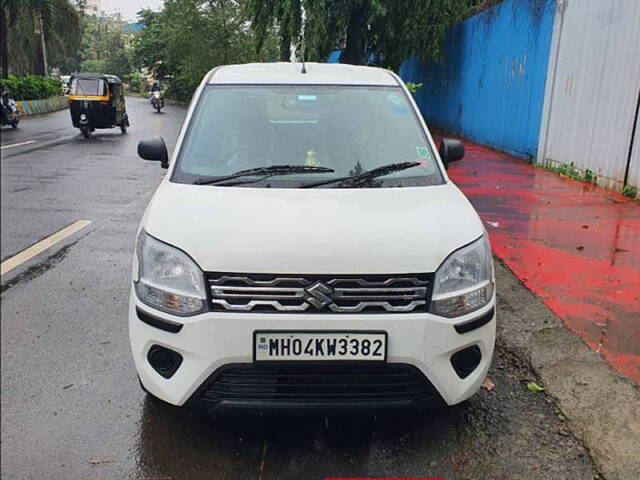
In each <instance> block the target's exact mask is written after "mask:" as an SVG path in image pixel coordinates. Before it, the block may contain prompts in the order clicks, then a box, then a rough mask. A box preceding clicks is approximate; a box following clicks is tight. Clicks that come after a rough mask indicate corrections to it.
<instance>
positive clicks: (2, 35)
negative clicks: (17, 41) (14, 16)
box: [0, 6, 9, 77]
mask: <svg viewBox="0 0 640 480" xmlns="http://www.w3.org/2000/svg"><path fill="white" fill-rule="evenodd" d="M0 14H1V15H2V19H0V44H1V45H2V47H1V51H0V56H1V57H2V61H1V65H0V69H2V72H1V75H2V77H7V76H8V75H9V21H8V20H7V16H8V12H7V9H6V8H5V7H4V6H3V7H2V9H1V10H0Z"/></svg>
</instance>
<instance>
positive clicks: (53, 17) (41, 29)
mask: <svg viewBox="0 0 640 480" xmlns="http://www.w3.org/2000/svg"><path fill="white" fill-rule="evenodd" d="M0 26H1V29H2V32H0V37H1V38H0V42H1V43H2V47H1V48H0V53H1V56H2V61H1V67H2V75H4V76H6V75H8V73H9V71H12V72H13V73H36V74H39V75H46V74H47V70H48V68H47V64H48V63H51V64H55V63H57V62H59V61H61V60H62V59H64V58H66V57H67V56H69V55H71V54H72V53H73V52H74V51H75V50H76V49H77V47H78V44H79V40H80V20H79V16H78V14H77V13H76V10H75V8H74V7H73V6H72V5H71V4H70V3H69V0H2V19H1V22H0Z"/></svg>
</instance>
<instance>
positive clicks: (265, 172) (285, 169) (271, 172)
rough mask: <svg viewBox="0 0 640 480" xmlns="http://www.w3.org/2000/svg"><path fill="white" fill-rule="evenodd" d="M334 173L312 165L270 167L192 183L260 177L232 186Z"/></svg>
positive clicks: (211, 182) (213, 182)
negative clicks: (297, 176)
mask: <svg viewBox="0 0 640 480" xmlns="http://www.w3.org/2000/svg"><path fill="white" fill-rule="evenodd" d="M332 172H335V170H334V169H333V168H327V167H316V166H313V165H271V166H269V167H259V168H251V169H249V170H240V171H239V172H236V173H232V174H230V175H225V176H223V177H215V178H209V177H204V178H198V179H197V180H196V181H194V182H193V183H194V185H213V184H216V183H222V182H226V181H227V180H233V179H234V178H240V177H254V176H262V177H261V178H259V179H258V180H251V181H247V182H234V183H233V185H239V184H240V183H254V182H259V181H260V180H264V179H266V178H269V177H273V176H276V175H293V174H296V173H332Z"/></svg>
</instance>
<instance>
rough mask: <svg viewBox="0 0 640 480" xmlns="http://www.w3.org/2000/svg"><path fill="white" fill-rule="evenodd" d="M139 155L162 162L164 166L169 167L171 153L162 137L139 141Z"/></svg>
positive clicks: (161, 164)
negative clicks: (168, 151)
mask: <svg viewBox="0 0 640 480" xmlns="http://www.w3.org/2000/svg"><path fill="white" fill-rule="evenodd" d="M138 156H140V158H144V159H145V160H154V161H156V162H160V166H161V167H162V168H169V154H168V153H167V146H166V145H165V144H164V140H163V139H162V137H155V138H146V139H144V140H140V143H138Z"/></svg>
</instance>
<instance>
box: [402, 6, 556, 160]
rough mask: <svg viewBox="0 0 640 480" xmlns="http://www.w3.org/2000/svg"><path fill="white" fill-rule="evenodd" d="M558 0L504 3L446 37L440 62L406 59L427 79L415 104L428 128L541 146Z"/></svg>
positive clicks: (520, 149)
mask: <svg viewBox="0 0 640 480" xmlns="http://www.w3.org/2000/svg"><path fill="white" fill-rule="evenodd" d="M555 6H556V2H555V0H505V1H504V2H502V3H500V4H498V5H496V6H495V7H493V8H490V9H488V10H485V11H483V12H481V13H479V14H477V15H475V16H473V17H471V18H469V19H467V20H465V21H464V22H461V23H459V24H456V25H454V26H453V27H452V28H451V29H450V30H449V31H448V32H447V35H446V40H445V46H444V57H443V59H442V62H440V63H431V64H427V65H424V64H421V63H420V62H418V61H417V60H416V59H415V58H411V59H409V60H407V61H405V62H404V63H403V64H402V67H401V69H400V76H401V77H402V78H403V79H404V80H405V81H411V82H415V83H423V84H424V86H423V87H422V88H421V89H420V90H418V92H417V94H416V101H417V103H418V106H419V107H420V110H421V111H422V114H423V116H424V117H425V120H426V121H427V123H428V124H429V126H430V127H435V128H438V129H442V130H444V131H446V132H450V133H455V134H459V135H462V136H464V137H466V138H469V139H470V140H473V141H476V142H478V143H482V144H486V145H490V146H492V147H495V148H497V149H500V150H504V151H507V152H510V153H512V154H515V155H518V156H521V157H535V154H536V152H537V149H538V137H539V133H540V121H541V117H542V104H543V101H544V92H545V81H546V78H547V65H548V62H549V48H550V45H551V34H552V30H553V18H554V14H555Z"/></svg>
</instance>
